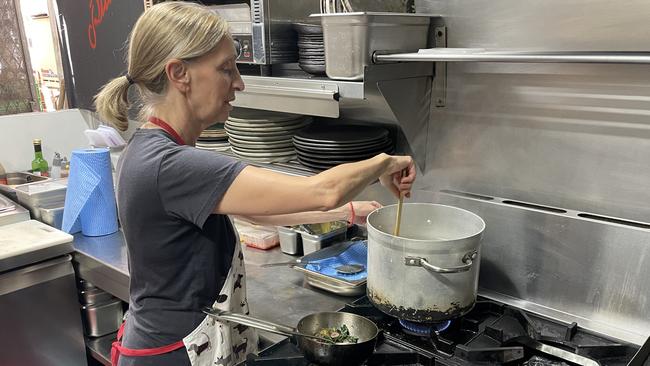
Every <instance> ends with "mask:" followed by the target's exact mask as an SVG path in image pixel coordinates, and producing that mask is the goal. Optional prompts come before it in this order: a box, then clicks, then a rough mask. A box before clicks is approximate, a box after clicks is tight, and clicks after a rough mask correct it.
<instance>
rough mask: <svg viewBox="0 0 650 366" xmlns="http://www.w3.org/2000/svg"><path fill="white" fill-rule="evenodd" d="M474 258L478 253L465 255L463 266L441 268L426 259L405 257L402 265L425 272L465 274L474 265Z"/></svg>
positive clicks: (472, 252)
mask: <svg viewBox="0 0 650 366" xmlns="http://www.w3.org/2000/svg"><path fill="white" fill-rule="evenodd" d="M476 256H478V251H476V250H473V251H471V252H467V253H465V255H464V256H463V259H462V261H463V263H465V264H464V265H462V266H458V267H447V268H442V267H438V266H434V265H433V264H431V263H429V262H428V261H427V260H426V258H422V257H406V258H404V264H406V265H407V266H411V267H424V268H425V269H426V270H428V271H431V272H436V273H460V272H467V271H469V270H470V269H471V268H472V264H474V260H475V259H476Z"/></svg>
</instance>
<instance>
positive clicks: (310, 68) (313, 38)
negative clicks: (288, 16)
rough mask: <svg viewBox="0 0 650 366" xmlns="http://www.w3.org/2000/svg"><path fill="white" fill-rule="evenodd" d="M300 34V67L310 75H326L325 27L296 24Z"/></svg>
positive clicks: (295, 26)
mask: <svg viewBox="0 0 650 366" xmlns="http://www.w3.org/2000/svg"><path fill="white" fill-rule="evenodd" d="M294 28H295V29H296V31H297V32H298V65H299V66H300V68H301V69H303V70H305V72H308V73H310V74H314V75H323V74H325V43H324V41H323V27H321V26H320V25H316V24H307V23H295V24H294Z"/></svg>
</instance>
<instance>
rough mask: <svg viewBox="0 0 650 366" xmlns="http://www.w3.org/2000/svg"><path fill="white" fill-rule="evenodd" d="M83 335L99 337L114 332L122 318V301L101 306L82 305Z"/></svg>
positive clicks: (117, 300) (114, 301) (113, 301)
mask: <svg viewBox="0 0 650 366" xmlns="http://www.w3.org/2000/svg"><path fill="white" fill-rule="evenodd" d="M81 313H82V315H83V316H82V317H81V320H83V325H84V333H85V334H86V335H87V336H88V337H101V336H104V335H107V334H109V333H113V332H116V331H117V330H118V329H119V328H120V325H121V324H122V317H123V316H124V313H123V310H122V301H121V300H119V299H115V300H112V301H109V302H106V303H102V304H93V305H82V306H81Z"/></svg>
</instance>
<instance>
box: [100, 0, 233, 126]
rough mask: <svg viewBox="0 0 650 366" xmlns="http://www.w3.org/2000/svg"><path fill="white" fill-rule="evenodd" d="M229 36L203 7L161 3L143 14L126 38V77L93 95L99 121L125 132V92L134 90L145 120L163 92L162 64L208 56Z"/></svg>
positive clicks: (164, 84)
mask: <svg viewBox="0 0 650 366" xmlns="http://www.w3.org/2000/svg"><path fill="white" fill-rule="evenodd" d="M224 36H229V35H228V24H227V23H226V21H225V20H223V19H222V18H221V17H220V16H218V15H217V14H216V13H215V12H212V11H210V10H209V9H208V8H207V7H205V6H203V5H199V4H195V3H188V2H181V1H175V2H164V3H160V4H157V5H154V6H152V7H151V8H149V9H148V10H146V11H145V12H144V13H143V14H142V15H141V16H140V18H139V19H138V21H137V22H136V23H135V26H134V27H133V30H132V31H131V34H130V35H129V52H128V54H127V59H126V62H127V75H128V76H129V77H130V80H129V79H128V78H127V77H126V76H120V77H117V78H114V79H112V80H110V81H109V82H108V83H106V84H105V85H104V86H103V87H102V89H101V90H100V91H99V93H98V94H97V95H96V96H95V108H96V109H97V112H98V113H99V115H100V117H102V118H103V119H104V120H106V121H109V122H111V123H112V124H113V125H115V127H117V128H118V129H120V130H122V131H125V130H126V129H127V128H128V118H127V113H128V109H129V101H128V89H129V86H131V84H132V83H133V84H135V85H136V86H137V88H138V89H137V90H138V92H139V94H140V98H141V100H142V109H141V110H140V115H139V118H141V119H142V120H146V118H148V117H149V116H151V114H152V110H153V108H154V107H155V106H156V105H157V104H159V103H160V102H161V101H162V98H163V95H164V94H165V92H166V90H167V75H166V73H165V64H166V63H167V61H168V60H170V59H174V58H175V59H180V60H188V59H192V58H195V57H200V56H203V55H205V54H208V53H210V52H211V51H213V50H214V49H215V48H216V47H217V45H218V43H219V41H221V39H222V38H223V37H224Z"/></svg>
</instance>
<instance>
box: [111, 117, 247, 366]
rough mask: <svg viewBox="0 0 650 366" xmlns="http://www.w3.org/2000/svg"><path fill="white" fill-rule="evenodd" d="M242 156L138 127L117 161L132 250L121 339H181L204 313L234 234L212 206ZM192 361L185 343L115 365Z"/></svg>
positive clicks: (224, 270) (145, 342)
mask: <svg viewBox="0 0 650 366" xmlns="http://www.w3.org/2000/svg"><path fill="white" fill-rule="evenodd" d="M244 167H245V164H243V163H241V162H239V161H237V160H234V159H231V158H228V157H226V156H222V155H218V154H215V153H213V152H210V151H204V150H199V149H196V148H194V147H190V146H181V145H178V144H177V143H176V142H174V140H173V139H172V138H171V136H169V135H168V134H167V133H166V132H165V131H163V130H159V129H141V130H138V131H137V132H135V134H134V135H133V137H132V138H131V140H130V141H129V144H128V146H127V147H126V148H125V150H124V152H123V153H122V156H121V158H120V161H119V162H118V169H117V173H118V175H117V204H118V212H119V217H120V222H121V224H122V228H123V231H124V236H125V238H126V243H127V248H128V254H129V272H130V275H131V284H130V286H131V287H130V302H129V311H130V316H129V317H128V319H127V322H126V328H125V334H124V338H123V342H122V345H123V346H125V347H128V348H134V349H141V348H154V347H160V346H165V345H168V344H171V343H174V342H177V341H180V340H182V339H183V337H185V336H186V335H188V334H189V333H190V332H191V331H192V330H193V329H194V328H196V327H197V326H198V325H199V323H200V322H201V321H202V320H203V318H204V316H205V315H204V314H203V313H201V309H202V308H203V307H205V306H211V305H212V304H213V303H214V301H215V300H216V297H217V295H218V294H219V290H220V289H221V286H222V285H223V283H224V280H225V277H226V276H227V274H228V270H229V269H230V262H231V259H232V255H233V251H234V248H235V247H234V246H235V245H236V243H235V241H236V237H235V233H234V231H233V228H232V225H231V224H230V221H229V219H228V217H227V216H225V215H216V214H212V211H213V209H214V207H215V206H216V204H217V203H218V202H219V200H220V199H221V197H222V196H223V194H224V193H225V192H226V190H227V189H228V187H229V186H230V184H231V183H232V182H233V180H234V179H235V178H236V177H237V175H238V174H239V173H240V172H241V171H242V169H243V168H244ZM184 364H189V360H188V358H187V355H186V353H185V349H184V348H181V349H180V350H178V351H175V352H172V353H170V354H166V355H161V356H148V357H126V356H121V357H120V362H119V365H120V366H127V365H159V366H161V365H163V366H164V365H174V366H177V365H184Z"/></svg>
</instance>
